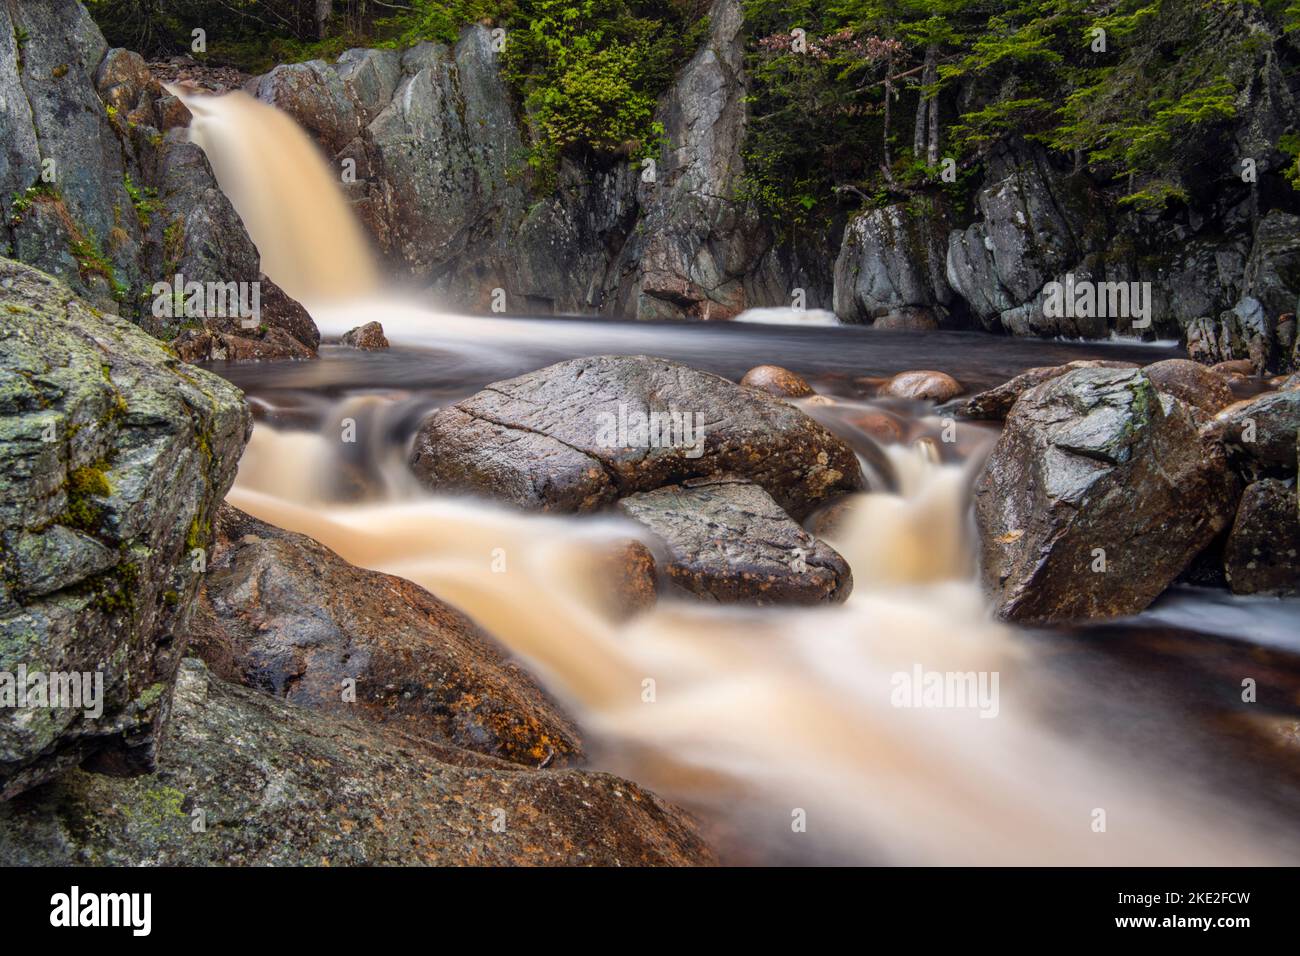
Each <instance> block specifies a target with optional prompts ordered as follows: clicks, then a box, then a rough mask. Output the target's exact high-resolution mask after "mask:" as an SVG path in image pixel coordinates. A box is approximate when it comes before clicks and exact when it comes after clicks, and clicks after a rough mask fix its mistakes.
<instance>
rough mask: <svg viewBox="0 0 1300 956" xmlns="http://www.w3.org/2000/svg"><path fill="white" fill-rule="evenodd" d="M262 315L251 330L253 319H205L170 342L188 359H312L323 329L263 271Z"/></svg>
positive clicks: (314, 356) (248, 360) (235, 360)
mask: <svg viewBox="0 0 1300 956" xmlns="http://www.w3.org/2000/svg"><path fill="white" fill-rule="evenodd" d="M258 282H259V284H260V297H261V316H260V318H259V320H258V322H257V324H256V325H255V326H254V327H252V328H247V327H245V322H251V321H252V320H251V319H241V318H240V317H239V316H234V315H232V316H218V317H211V318H206V317H205V318H204V319H202V324H201V326H200V327H199V328H197V329H196V328H188V329H185V330H184V331H183V332H181V334H180V335H178V336H177V337H176V338H174V339H172V342H171V346H172V348H173V349H175V350H176V354H177V355H178V356H180V358H181V360H182V361H185V362H212V361H227V362H269V361H280V360H284V359H314V358H316V357H317V356H316V346H317V345H319V344H320V332H319V331H318V330H317V329H316V323H314V322H313V321H312V319H311V316H310V315H308V314H307V310H306V309H304V308H303V307H302V306H301V305H299V304H298V302H296V301H295V300H293V299H291V298H289V296H288V294H286V293H285V292H284V291H283V290H282V289H281V288H280V287H279V286H278V285H276V284H275V283H274V282H272V281H271V280H270V279H268V278H267V277H266V276H265V275H262V276H259V279H258Z"/></svg>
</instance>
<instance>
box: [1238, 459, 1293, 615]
mask: <svg viewBox="0 0 1300 956" xmlns="http://www.w3.org/2000/svg"><path fill="white" fill-rule="evenodd" d="M1223 574H1224V577H1225V578H1227V580H1228V586H1229V587H1230V588H1232V590H1233V592H1234V593H1236V594H1295V593H1296V592H1297V591H1300V516H1298V515H1297V513H1296V490H1295V484H1294V483H1287V482H1283V481H1279V480H1277V479H1276V478H1266V479H1264V480H1263V481H1257V482H1255V483H1254V484H1252V485H1249V486H1248V487H1247V488H1246V490H1245V492H1243V493H1242V496H1241V503H1240V504H1239V505H1238V506H1237V517H1236V519H1235V520H1234V521H1233V523H1232V530H1231V531H1230V532H1229V533H1228V540H1227V542H1226V543H1225V544H1224V547H1223Z"/></svg>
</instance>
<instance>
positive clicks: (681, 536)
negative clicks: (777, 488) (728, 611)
mask: <svg viewBox="0 0 1300 956" xmlns="http://www.w3.org/2000/svg"><path fill="white" fill-rule="evenodd" d="M619 509H620V510H621V511H622V512H623V513H624V514H626V515H628V516H629V517H631V518H633V519H635V520H636V521H639V522H640V523H641V524H643V525H645V526H646V527H647V528H649V529H650V530H651V531H652V532H653V533H654V534H655V535H656V536H658V537H659V538H660V539H662V540H663V541H664V542H665V543H666V545H667V548H668V554H669V562H668V566H667V573H668V577H669V579H670V580H671V581H672V582H673V583H674V584H676V585H677V586H678V587H680V588H683V589H684V590H686V591H689V592H691V593H693V594H696V595H698V596H700V597H704V598H708V599H710V600H714V601H720V602H722V603H745V604H758V605H769V604H824V603H839V602H842V601H844V600H845V599H847V598H848V596H849V592H850V591H851V590H852V589H853V578H852V575H851V573H850V571H849V566H848V564H847V562H845V560H844V559H843V558H842V557H840V555H839V554H837V553H836V552H835V550H834V549H832V548H831V547H830V546H829V545H827V544H825V543H823V542H821V541H818V540H817V539H816V538H814V537H813V536H812V535H810V534H808V532H806V531H804V530H803V529H802V528H800V527H799V526H798V525H797V524H795V523H794V522H793V521H792V520H790V516H789V515H787V514H786V513H785V512H784V511H782V510H781V508H780V506H779V505H778V504H777V503H776V502H775V501H773V500H772V497H771V495H769V494H767V492H765V491H764V490H763V489H762V488H760V487H759V486H758V485H755V484H753V483H752V482H749V481H744V480H740V479H734V478H726V477H724V478H703V479H695V480H692V481H686V482H683V483H682V484H681V485H670V486H668V487H665V488H659V489H657V490H655V491H648V492H642V493H640V494H635V495H630V496H628V497H626V498H624V499H623V500H621V501H620V502H619Z"/></svg>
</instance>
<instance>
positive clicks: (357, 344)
mask: <svg viewBox="0 0 1300 956" xmlns="http://www.w3.org/2000/svg"><path fill="white" fill-rule="evenodd" d="M340 341H341V342H342V343H343V344H344V345H347V346H350V347H351V348H354V349H361V350H363V351H366V352H376V351H378V350H380V349H386V348H388V339H387V338H386V337H385V336H384V327H383V326H382V325H380V324H379V323H378V322H367V323H366V324H365V325H359V326H357V327H356V328H355V329H349V330H348V331H347V332H344V333H343V338H342V339H341V340H340Z"/></svg>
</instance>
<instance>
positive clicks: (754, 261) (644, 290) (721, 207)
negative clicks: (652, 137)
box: [608, 0, 788, 319]
mask: <svg viewBox="0 0 1300 956" xmlns="http://www.w3.org/2000/svg"><path fill="white" fill-rule="evenodd" d="M745 40H746V37H745V16H744V10H743V7H742V4H741V3H740V0H713V3H712V5H711V6H710V8H709V38H708V41H707V42H706V43H705V44H704V46H703V48H702V49H700V51H699V52H698V53H696V54H695V56H694V57H692V58H691V60H690V62H688V63H687V64H686V66H684V67H683V68H682V69H681V70H680V71H679V72H678V74H677V77H676V79H675V80H674V82H673V85H672V86H671V88H670V89H669V90H668V91H667V93H665V94H664V96H663V98H662V100H661V103H660V107H659V109H658V110H657V111H656V113H655V120H656V122H658V123H660V124H661V125H662V127H663V130H664V134H663V139H664V142H665V143H668V144H671V145H670V148H668V149H666V150H665V151H664V154H663V156H662V157H661V159H660V161H659V167H658V173H657V182H656V183H655V184H654V186H653V187H652V188H651V189H649V190H647V191H645V192H642V193H641V196H642V203H643V207H642V211H641V215H640V218H639V220H638V221H637V222H636V224H635V228H633V229H632V231H631V233H630V234H629V237H628V241H627V243H626V245H625V246H623V248H622V251H621V253H620V256H619V258H618V259H616V260H615V261H614V262H613V263H612V264H611V265H610V268H609V272H608V275H609V276H610V277H611V278H612V280H613V281H611V282H610V283H609V284H610V285H611V286H615V287H616V291H615V290H611V291H612V293H613V294H612V295H611V299H610V301H611V307H612V308H611V311H614V312H615V313H617V314H623V315H631V316H635V317H636V318H639V319H679V318H687V317H691V318H712V319H717V318H731V317H733V316H736V315H738V314H740V313H741V312H743V311H744V310H745V309H746V308H747V307H749V306H750V305H752V304H755V303H751V302H749V301H748V296H747V290H746V287H745V278H746V276H747V274H748V273H750V272H751V271H752V270H753V269H754V268H755V267H756V266H757V265H758V263H759V261H760V259H761V257H762V255H763V254H764V253H765V252H766V251H767V248H768V246H769V245H770V239H769V237H768V236H767V235H766V232H765V230H764V229H763V227H762V224H761V223H759V222H757V221H756V220H755V219H754V217H753V216H752V215H751V213H750V211H749V209H748V208H747V207H746V205H745V204H744V203H741V202H740V201H738V200H737V199H735V198H734V197H735V195H736V193H737V191H738V187H739V186H740V178H741V175H742V173H743V170H744V161H743V158H742V155H741V150H742V146H743V143H744V136H745V124H746V118H747V116H746V114H747V111H746V106H745V99H746V97H747V96H748V94H749V89H748V84H747V81H746V78H745ZM786 295H788V292H787V291H786V290H782V304H785V301H788V300H786V299H785V296H786Z"/></svg>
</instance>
